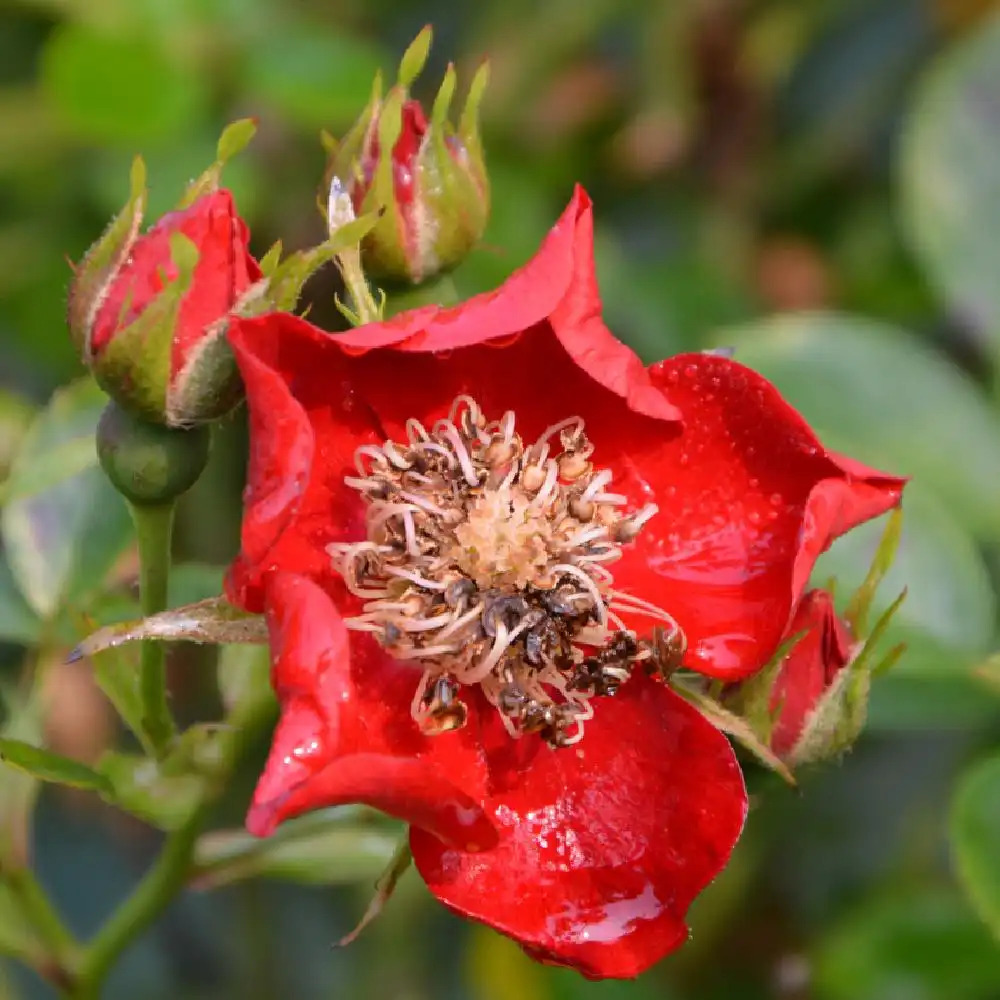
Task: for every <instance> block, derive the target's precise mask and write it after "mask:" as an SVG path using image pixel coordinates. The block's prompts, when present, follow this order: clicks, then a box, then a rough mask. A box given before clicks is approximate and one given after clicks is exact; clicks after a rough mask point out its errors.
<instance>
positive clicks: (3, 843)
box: [0, 688, 42, 923]
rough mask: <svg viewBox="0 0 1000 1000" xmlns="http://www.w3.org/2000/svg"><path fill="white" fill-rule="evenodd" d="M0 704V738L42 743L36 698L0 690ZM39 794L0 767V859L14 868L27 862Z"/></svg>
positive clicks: (18, 774)
mask: <svg viewBox="0 0 1000 1000" xmlns="http://www.w3.org/2000/svg"><path fill="white" fill-rule="evenodd" d="M35 690H36V691H37V690H38V689H37V688H36V689H35ZM0 701H2V703H3V708H4V709H5V710H6V715H7V721H6V722H5V723H4V725H3V727H2V729H0V737H2V738H3V739H6V740H11V741H14V742H17V743H25V742H27V743H28V745H29V746H30V745H31V744H33V743H38V742H41V739H42V713H41V707H40V705H39V699H38V698H37V697H34V698H29V699H24V698H22V697H19V696H17V695H15V694H14V693H13V692H12V693H10V694H9V695H8V694H7V693H6V692H4V691H0ZM38 791H39V785H38V782H37V781H36V780H35V778H34V777H33V776H32V775H30V774H27V773H26V772H24V771H22V770H19V769H17V768H13V767H2V766H0V857H2V858H4V859H5V863H9V864H11V865H13V866H17V865H27V864H28V863H29V859H30V852H29V840H30V837H31V815H32V812H33V810H34V806H35V800H36V798H37V797H38ZM0 923H2V921H0Z"/></svg>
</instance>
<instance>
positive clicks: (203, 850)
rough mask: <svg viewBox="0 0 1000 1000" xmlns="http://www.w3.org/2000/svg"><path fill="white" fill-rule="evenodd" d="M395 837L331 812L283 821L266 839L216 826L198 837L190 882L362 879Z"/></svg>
mask: <svg viewBox="0 0 1000 1000" xmlns="http://www.w3.org/2000/svg"><path fill="white" fill-rule="evenodd" d="M327 812H331V811H329V810H328V811H327ZM309 819H310V820H311V819H312V818H311V817H309ZM301 822H302V821H300V824H301ZM397 840H398V834H397V833H395V832H391V831H387V830H385V829H380V828H378V827H376V826H372V825H366V824H363V823H357V822H348V823H345V822H343V820H342V819H340V818H339V817H338V816H336V815H334V816H332V817H329V818H325V820H324V822H323V823H322V824H321V825H320V824H317V823H316V822H315V821H313V822H310V823H308V825H307V826H305V827H303V828H301V829H300V828H297V827H295V826H293V825H292V824H289V825H288V826H286V827H283V828H282V830H281V831H280V832H279V833H278V834H276V835H275V836H273V837H270V838H268V839H267V840H266V841H261V840H260V839H259V838H257V837H251V836H250V835H249V834H247V833H245V832H244V831H242V830H220V831H216V832H214V833H208V834H205V835H204V836H203V837H202V838H201V839H200V840H199V841H198V846H197V849H196V852H195V868H196V870H197V875H196V882H197V885H198V886H199V888H217V887H219V886H222V885H228V884H230V883H232V882H239V881H243V880H245V879H249V878H258V877H262V878H279V879H284V880H287V881H291V882H300V883H304V884H307V885H338V884H352V883H357V882H363V881H366V880H369V879H375V878H376V877H377V876H378V875H379V873H380V872H382V871H383V869H384V868H385V866H386V864H387V863H388V861H389V859H390V858H391V857H392V853H393V850H394V848H395V846H396V841H397Z"/></svg>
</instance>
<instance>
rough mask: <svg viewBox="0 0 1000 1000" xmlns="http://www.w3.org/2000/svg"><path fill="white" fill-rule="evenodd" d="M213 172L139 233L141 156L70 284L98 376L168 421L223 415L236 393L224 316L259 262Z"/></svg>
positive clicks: (256, 275) (156, 419)
mask: <svg viewBox="0 0 1000 1000" xmlns="http://www.w3.org/2000/svg"><path fill="white" fill-rule="evenodd" d="M217 166H221V160H220V163H219V164H217ZM216 176H217V169H216V168H212V169H210V170H209V171H208V172H207V173H206V175H205V177H204V178H202V179H201V180H199V181H197V182H195V184H194V185H192V188H191V190H190V191H189V193H188V198H187V199H186V200H187V201H188V202H189V203H188V204H186V205H185V206H184V207H182V208H180V209H179V210H177V211H174V212H170V213H168V214H167V215H165V216H163V218H161V219H160V220H159V221H158V222H156V223H155V224H154V225H153V226H152V228H150V229H149V230H148V232H146V233H145V234H143V235H140V234H139V228H140V224H141V220H142V211H143V207H144V204H145V185H144V175H143V172H142V170H141V164H140V166H139V169H137V170H135V171H133V181H132V195H131V198H130V199H129V203H128V205H127V206H126V207H125V209H124V211H123V212H122V214H121V215H119V217H118V218H117V219H116V220H115V221H114V222H113V223H112V225H111V227H110V228H109V229H108V231H107V232H106V233H105V234H104V236H102V237H101V239H100V240H98V242H97V243H96V244H95V245H94V246H93V247H92V248H91V250H90V251H89V252H88V253H87V255H86V256H85V257H84V259H83V260H82V261H81V262H80V264H79V265H78V266H77V267H76V269H75V274H74V279H73V282H72V285H71V288H70V296H69V326H70V331H71V333H72V335H73V338H74V340H75V341H76V343H77V346H78V347H79V348H80V351H81V353H82V355H83V360H84V362H85V363H86V364H87V366H88V367H89V368H90V370H91V371H92V372H93V374H94V376H95V378H96V379H97V381H98V382H99V383H100V385H101V386H102V388H104V390H105V391H106V392H107V393H108V394H109V395H110V396H111V397H112V398H113V399H115V400H116V401H117V402H118V403H119V404H120V405H121V406H122V407H124V408H125V409H127V410H130V411H131V412H133V413H134V414H136V415H138V416H141V417H143V418H144V419H146V420H149V421H151V422H153V423H159V424H165V425H166V426H168V427H187V426H191V425H194V424H199V423H204V422H205V421H209V420H213V419H215V418H217V417H220V416H222V415H223V414H225V413H227V412H228V411H229V410H230V409H232V407H233V406H234V405H235V404H236V403H237V402H239V400H240V398H241V395H242V385H241V382H240V378H239V374H238V372H237V370H236V366H235V363H234V361H233V357H232V354H231V352H230V350H229V347H228V344H227V342H226V337H225V331H226V325H227V323H226V320H227V317H228V316H229V314H230V313H231V311H232V310H233V308H234V307H235V306H236V305H237V303H239V302H240V300H241V298H243V297H244V296H245V294H246V293H247V291H248V289H250V287H251V286H253V285H254V284H255V283H256V282H257V281H258V280H259V279H260V278H261V271H260V268H259V266H258V264H257V261H256V260H254V258H253V257H252V256H251V255H250V253H249V251H248V249H247V241H248V235H249V234H248V230H247V227H246V224H245V223H244V222H243V220H242V219H241V218H240V217H239V216H238V215H237V213H236V209H235V206H234V204H233V198H232V195H231V194H230V193H229V191H227V190H225V189H224V188H217V187H216V186H215V184H214V179H215V177H216Z"/></svg>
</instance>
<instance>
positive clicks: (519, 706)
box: [497, 684, 528, 719]
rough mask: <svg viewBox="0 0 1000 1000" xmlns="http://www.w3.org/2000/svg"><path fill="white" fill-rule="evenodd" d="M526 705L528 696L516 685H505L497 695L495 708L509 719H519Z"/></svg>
mask: <svg viewBox="0 0 1000 1000" xmlns="http://www.w3.org/2000/svg"><path fill="white" fill-rule="evenodd" d="M527 704H528V696H527V695H526V694H525V693H524V691H522V690H521V689H520V688H519V687H517V685H516V684H505V685H504V686H503V687H502V688H501V689H500V693H499V694H498V695H497V708H499V709H500V711H501V712H503V714H504V715H507V716H509V717H510V718H513V719H516V718H519V717H520V715H521V713H522V712H523V711H524V707H525V705H527Z"/></svg>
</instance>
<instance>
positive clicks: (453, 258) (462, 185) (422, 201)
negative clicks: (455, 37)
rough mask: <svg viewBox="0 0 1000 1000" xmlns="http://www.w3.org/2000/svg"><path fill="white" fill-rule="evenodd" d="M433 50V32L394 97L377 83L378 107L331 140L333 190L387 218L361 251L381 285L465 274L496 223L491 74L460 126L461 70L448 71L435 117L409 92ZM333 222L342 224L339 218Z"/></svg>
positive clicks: (474, 86)
mask: <svg viewBox="0 0 1000 1000" xmlns="http://www.w3.org/2000/svg"><path fill="white" fill-rule="evenodd" d="M430 44H431V29H430V27H427V28H424V30H423V31H421V32H420V34H419V35H418V36H417V37H416V39H415V40H414V41H413V43H412V44H411V45H410V47H409V48H408V49H407V51H406V53H405V54H404V56H403V59H402V62H401V63H400V67H399V78H398V82H397V84H396V86H394V87H393V88H392V89H391V90H390V91H389V93H388V95H387V96H385V97H384V98H383V96H382V88H381V81H380V80H379V79H376V81H375V87H374V90H373V92H372V97H371V100H370V101H369V103H368V106H367V107H366V108H365V110H364V112H363V113H362V115H361V117H360V118H359V119H358V121H357V122H356V123H355V125H354V127H353V128H352V129H351V131H350V132H349V133H348V134H347V135H346V136H345V137H344V139H343V140H342V141H340V142H338V141H337V140H335V139H333V138H332V137H330V136H324V141H325V143H326V146H327V148H328V151H329V153H330V158H329V163H328V167H327V175H326V183H327V190H330V189H331V187H332V188H333V189H334V190H335V191H337V192H340V191H343V192H346V194H347V195H348V196H349V197H350V200H351V203H352V205H353V208H354V211H355V213H357V214H359V215H360V214H363V213H368V212H372V211H380V212H381V213H382V214H381V217H380V218H379V221H378V223H377V224H376V225H375V227H374V228H373V229H372V231H371V232H370V233H369V234H368V236H366V237H365V239H364V241H363V243H362V245H361V253H362V260H363V263H364V266H365V270H366V271H367V272H368V274H369V275H370V276H371V277H372V278H375V279H378V280H384V281H396V282H407V283H410V284H419V283H420V282H422V281H425V280H427V279H428V278H432V277H433V276H434V275H436V274H440V273H441V272H443V271H447V270H449V269H451V268H453V267H455V266H456V265H457V264H459V263H460V262H461V261H462V260H463V259H464V257H465V256H466V254H467V253H468V252H469V250H471V249H472V247H473V246H474V245H475V244H476V242H477V241H478V240H479V238H480V237H481V236H482V234H483V230H484V229H485V228H486V221H487V219H488V217H489V208H490V192H489V179H488V177H487V174H486V166H485V163H484V160H483V149H482V143H481V141H480V137H479V105H480V102H481V101H482V97H483V91H484V90H485V87H486V81H487V67H486V65H485V64H483V65H482V66H480V68H479V70H478V71H477V72H476V74H475V76H474V78H473V80H472V83H471V86H470V88H469V92H468V95H467V97H466V99H465V105H464V107H463V110H462V113H461V115H460V117H459V121H458V126H457V128H456V127H455V126H454V125H453V124H452V123H451V122H450V121H449V118H448V113H449V110H450V107H451V103H452V99H453V98H454V95H455V87H456V74H455V68H454V66H451V65H449V66H448V69H447V71H446V73H445V76H444V80H443V81H442V83H441V87H440V89H439V91H438V94H437V97H436V98H435V100H434V104H433V107H432V108H431V113H430V117H428V116H427V115H426V114H425V112H424V109H423V107H422V106H421V104H420V103H419V102H418V101H416V100H414V99H412V98H411V97H410V91H409V88H410V85H411V84H412V83H413V81H414V80H415V79H416V78H417V76H418V75H419V74H420V72H421V70H422V69H423V67H424V64H425V62H426V61H427V54H428V52H429V50H430ZM324 202H325V193H324ZM324 207H325V206H324ZM327 221H328V224H329V225H330V227H331V229H333V228H335V227H336V224H337V220H336V219H334V218H333V217H332V216H330V217H328V220H327Z"/></svg>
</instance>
